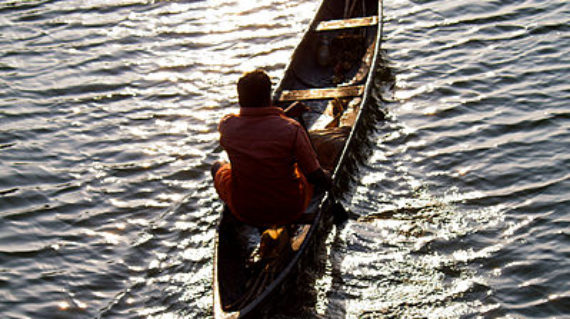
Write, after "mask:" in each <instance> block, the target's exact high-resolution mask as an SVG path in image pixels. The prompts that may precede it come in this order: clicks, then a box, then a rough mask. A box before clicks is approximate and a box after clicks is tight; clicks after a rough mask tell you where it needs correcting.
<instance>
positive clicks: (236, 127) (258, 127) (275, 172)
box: [219, 107, 320, 223]
mask: <svg viewBox="0 0 570 319" xmlns="http://www.w3.org/2000/svg"><path fill="white" fill-rule="evenodd" d="M219 129H220V133H221V139H220V143H221V145H222V146H223V147H224V149H225V150H226V152H227V153H228V155H229V157H230V162H231V174H232V186H231V188H232V193H233V196H232V200H231V201H232V203H231V204H232V205H231V206H233V207H234V210H237V211H236V212H235V213H236V215H238V216H241V217H243V219H247V220H250V221H251V220H252V219H253V220H254V221H255V222H254V223H259V222H261V223H285V222H287V221H290V220H292V219H294V218H295V217H298V216H299V215H300V214H301V213H302V211H303V208H304V206H305V204H306V203H305V201H306V194H307V191H308V190H307V186H308V184H307V182H306V180H305V179H304V177H303V176H302V174H300V173H299V171H297V170H296V168H297V164H298V168H299V169H300V170H301V172H302V173H304V174H305V175H306V174H308V173H311V172H313V171H315V170H317V169H319V167H320V166H319V162H318V160H317V157H316V155H315V153H314V151H313V148H312V146H311V143H310V141H309V138H308V137H307V134H306V132H305V131H304V129H303V128H302V127H301V126H300V125H299V123H297V122H296V121H294V120H293V119H290V118H287V117H286V116H285V115H284V113H283V111H282V110H281V109H280V108H277V107H262V108H241V109H240V114H239V115H228V116H226V117H224V118H223V119H222V121H221V123H220V127H219Z"/></svg>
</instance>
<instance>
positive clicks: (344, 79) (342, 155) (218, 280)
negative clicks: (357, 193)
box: [213, 0, 382, 319]
mask: <svg viewBox="0 0 570 319" xmlns="http://www.w3.org/2000/svg"><path fill="white" fill-rule="evenodd" d="M381 36H382V0H380V1H378V0H324V1H323V2H322V3H321V6H320V8H319V10H318V11H317V14H316V16H315V18H314V19H313V21H312V23H311V25H310V27H309V29H308V31H307V32H306V33H305V35H304V37H303V39H302V40H301V42H300V44H299V46H298V47H297V48H296V49H295V51H294V53H293V56H292V59H291V61H290V63H289V65H288V67H287V69H286V71H285V74H284V76H283V79H282V80H281V82H280V84H279V86H278V87H277V89H276V90H275V92H274V96H273V104H274V105H276V106H279V107H282V108H284V109H285V108H287V107H289V106H290V105H291V104H293V103H297V102H302V103H304V104H305V105H306V106H307V107H308V110H309V111H308V112H307V113H305V114H304V115H303V116H302V118H300V121H301V122H302V124H303V125H304V126H305V127H306V128H307V130H308V131H309V132H310V135H311V140H312V143H313V145H314V147H315V150H316V152H317V155H318V157H319V161H320V162H321V165H322V166H323V167H325V168H328V169H330V170H331V171H333V172H334V173H333V180H334V181H338V179H339V176H340V175H339V171H340V170H341V169H342V167H343V165H345V162H346V159H347V153H348V151H347V150H348V149H349V145H350V144H351V143H352V142H353V140H354V139H355V138H354V137H355V130H356V128H357V127H358V126H359V123H360V122H361V120H362V119H361V118H362V116H361V115H362V110H363V109H364V108H365V107H366V105H367V102H368V100H369V97H370V90H371V86H372V79H373V76H374V66H375V65H376V58H377V56H378V52H379V49H380V41H381ZM321 139H325V140H326V139H329V140H330V139H334V140H335V141H336V145H335V146H334V147H333V148H331V147H329V146H327V144H326V143H321ZM334 205H335V203H334V198H333V196H332V194H331V193H329V192H317V193H315V194H314V196H313V198H312V200H311V203H310V204H309V207H308V208H307V210H306V212H305V214H307V216H312V215H314V219H312V221H311V222H308V223H307V224H298V225H291V226H290V227H288V231H287V233H288V234H289V235H288V237H283V236H281V233H280V232H283V230H278V229H276V230H272V233H271V232H270V233H268V236H270V237H274V238H286V241H285V242H281V243H279V245H280V246H282V247H280V248H279V253H278V254H276V255H273V256H272V258H265V259H259V258H256V253H258V252H259V251H260V250H263V249H264V248H265V247H260V246H259V242H260V240H259V236H260V234H259V232H258V230H257V229H256V228H254V227H247V226H244V225H239V224H236V222H235V220H234V218H232V216H231V213H230V212H229V211H228V209H227V208H225V210H224V212H223V213H222V218H221V220H220V224H219V227H218V230H217V234H216V239H215V254H214V276H213V277H214V278H213V290H214V317H215V318H220V319H221V318H243V317H246V316H251V315H253V314H255V313H259V312H262V311H268V309H270V307H271V304H272V303H271V301H272V300H273V298H275V297H277V296H279V295H280V294H282V293H283V292H285V291H287V284H290V283H291V280H288V279H290V278H292V276H294V275H295V274H297V273H298V271H299V270H300V269H302V268H303V266H304V264H303V262H304V261H305V260H304V259H305V258H304V257H305V256H306V255H307V254H308V252H309V250H310V247H311V245H313V244H314V242H315V240H316V237H317V234H318V233H319V232H322V231H323V230H324V229H326V225H327V224H328V223H330V219H331V214H330V210H331V208H333V206H334ZM264 235H266V234H264ZM262 246H263V245H262Z"/></svg>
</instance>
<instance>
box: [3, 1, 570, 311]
mask: <svg viewBox="0 0 570 319" xmlns="http://www.w3.org/2000/svg"><path fill="white" fill-rule="evenodd" d="M317 7H318V2H317V1H307V0H304V1H303V0H287V1H285V0H260V1H237V0H204V1H142V0H120V1H119V0H113V1H109V0H92V1H79V0H68V1H61V0H60V1H58V0H44V1H37V0H31V1H1V2H0V57H1V58H0V317H2V318H203V317H210V316H211V315H212V311H211V306H212V290H211V277H212V275H211V271H212V270H211V269H212V253H213V237H214V233H215V226H216V222H217V220H218V217H219V216H218V212H219V211H220V208H221V204H220V202H219V201H218V199H217V196H216V194H215V191H214V189H213V186H212V182H211V180H210V176H209V171H208V169H209V165H210V163H211V162H213V161H214V160H216V159H219V158H220V157H222V156H223V152H222V150H221V149H220V147H219V146H218V142H217V138H218V134H217V132H216V127H217V122H218V120H219V119H220V117H221V116H222V115H223V114H225V113H228V112H232V111H236V110H237V104H236V91H235V82H236V80H237V78H238V77H239V76H240V74H241V73H242V72H244V71H248V70H251V69H253V68H256V67H263V68H265V69H266V70H268V72H269V73H270V75H271V76H272V77H273V80H274V83H277V82H278V80H279V78H280V76H281V75H282V73H283V70H284V68H285V65H286V63H287V61H288V59H289V57H290V55H291V53H292V50H293V49H294V47H295V45H296V44H297V43H298V41H299V40H300V38H301V36H302V32H303V31H304V30H305V28H306V27H307V26H308V24H309V22H310V20H311V18H312V16H313V13H314V11H315V10H316V8H317ZM384 12H385V30H384V31H385V32H384V42H383V49H384V50H385V58H386V59H387V61H388V63H389V66H390V68H391V69H392V72H393V74H394V75H395V82H394V85H393V88H388V89H386V88H381V87H377V88H375V94H379V95H381V96H382V98H383V100H384V101H385V102H383V103H379V104H378V105H372V107H377V108H378V109H379V110H381V111H382V112H385V113H386V119H385V120H383V121H377V122H376V124H375V127H374V129H373V130H372V131H371V132H370V135H369V136H368V139H367V141H365V142H366V143H367V144H369V145H370V146H369V147H368V148H367V149H366V150H365V151H364V152H365V153H366V155H365V156H364V159H363V160H362V161H361V162H360V163H358V169H357V172H356V174H355V178H354V181H352V182H351V184H350V188H349V189H348V190H347V191H346V192H345V194H344V200H343V204H344V205H345V207H346V208H347V209H348V210H349V211H350V212H351V219H350V220H348V221H347V222H346V223H344V224H342V225H338V226H334V227H332V229H331V232H330V235H329V236H328V239H327V244H326V245H325V247H326V248H325V250H324V251H323V253H322V256H321V259H320V261H319V264H318V265H315V267H313V269H310V270H307V272H308V273H311V274H312V276H307V277H311V278H313V280H312V281H310V282H308V283H307V285H305V286H302V287H301V288H300V290H301V293H298V292H297V293H296V294H297V295H298V296H300V297H299V298H297V299H301V300H293V301H291V303H290V304H291V305H292V306H291V307H285V308H284V309H277V310H276V314H275V315H274V316H275V317H280V318H299V317H307V318H385V317H389V318H563V317H570V284H569V283H570V262H569V260H570V258H569V257H570V245H569V238H570V234H569V230H568V229H569V228H568V226H569V224H570V217H569V216H570V215H569V214H568V210H569V207H570V201H569V199H570V151H568V150H569V149H570V130H569V129H570V108H569V107H568V102H569V101H570V59H569V56H570V55H568V48H569V47H570V32H569V31H570V30H569V20H570V3H568V2H566V1H559V0H545V1H539V0H517V1H507V0H503V1H491V0H484V1H466V0H455V1H451V0H415V1H411V0H391V1H390V0H386V1H385V11H384ZM303 292H306V293H303ZM307 296H308V297H307Z"/></svg>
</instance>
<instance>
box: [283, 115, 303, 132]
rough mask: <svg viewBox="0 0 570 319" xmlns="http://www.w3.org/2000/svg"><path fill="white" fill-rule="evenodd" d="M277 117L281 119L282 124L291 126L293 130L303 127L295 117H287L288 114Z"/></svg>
mask: <svg viewBox="0 0 570 319" xmlns="http://www.w3.org/2000/svg"><path fill="white" fill-rule="evenodd" d="M279 118H280V119H281V120H282V122H283V125H286V126H289V127H291V128H292V129H295V130H296V129H300V128H303V127H302V126H301V124H300V123H299V122H297V120H295V119H293V118H290V117H288V116H286V115H279Z"/></svg>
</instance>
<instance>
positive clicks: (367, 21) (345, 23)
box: [315, 16, 378, 31]
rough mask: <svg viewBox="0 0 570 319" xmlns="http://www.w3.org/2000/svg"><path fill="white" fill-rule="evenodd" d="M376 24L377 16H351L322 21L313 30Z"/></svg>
mask: <svg viewBox="0 0 570 319" xmlns="http://www.w3.org/2000/svg"><path fill="white" fill-rule="evenodd" d="M377 24H378V17H377V16H372V17H364V18H352V19H344V20H329V21H322V22H321V23H319V25H317V28H316V29H315V30H317V31H329V30H338V29H348V28H358V27H369V26H374V25H377Z"/></svg>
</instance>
